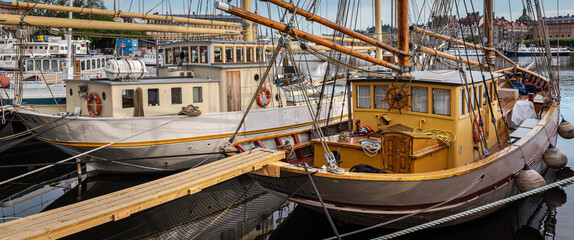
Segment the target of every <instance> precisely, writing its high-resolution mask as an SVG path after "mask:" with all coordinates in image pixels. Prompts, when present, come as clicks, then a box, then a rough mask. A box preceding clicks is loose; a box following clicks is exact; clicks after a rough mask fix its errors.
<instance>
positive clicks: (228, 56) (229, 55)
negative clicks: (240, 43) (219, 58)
mask: <svg viewBox="0 0 574 240" xmlns="http://www.w3.org/2000/svg"><path fill="white" fill-rule="evenodd" d="M225 62H226V63H232V62H233V47H225Z"/></svg>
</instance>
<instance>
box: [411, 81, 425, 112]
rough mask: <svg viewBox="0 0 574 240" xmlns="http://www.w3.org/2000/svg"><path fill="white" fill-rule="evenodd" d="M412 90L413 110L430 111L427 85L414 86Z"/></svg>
mask: <svg viewBox="0 0 574 240" xmlns="http://www.w3.org/2000/svg"><path fill="white" fill-rule="evenodd" d="M411 92H412V95H411V110H412V111H413V112H422V113H428V98H429V97H428V89H427V88H426V87H424V88H423V87H413V88H412V91H411Z"/></svg>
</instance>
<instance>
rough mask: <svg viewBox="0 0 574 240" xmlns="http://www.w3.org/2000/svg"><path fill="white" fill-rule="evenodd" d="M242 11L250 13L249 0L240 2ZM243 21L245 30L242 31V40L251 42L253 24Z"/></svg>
mask: <svg viewBox="0 0 574 240" xmlns="http://www.w3.org/2000/svg"><path fill="white" fill-rule="evenodd" d="M242 4H243V10H245V11H247V12H251V0H242ZM243 21H245V25H247V26H246V27H245V29H244V30H243V40H244V41H247V42H253V23H252V22H251V21H249V20H243Z"/></svg>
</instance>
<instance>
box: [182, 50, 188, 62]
mask: <svg viewBox="0 0 574 240" xmlns="http://www.w3.org/2000/svg"><path fill="white" fill-rule="evenodd" d="M181 52H182V53H183V62H184V63H188V62H189V47H182V48H181Z"/></svg>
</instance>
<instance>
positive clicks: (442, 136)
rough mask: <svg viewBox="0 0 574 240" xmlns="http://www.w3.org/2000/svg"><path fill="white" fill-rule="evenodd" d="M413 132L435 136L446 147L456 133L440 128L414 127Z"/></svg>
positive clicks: (454, 138)
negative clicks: (425, 128) (424, 128)
mask: <svg viewBox="0 0 574 240" xmlns="http://www.w3.org/2000/svg"><path fill="white" fill-rule="evenodd" d="M413 132H416V133H422V134H426V135H429V136H431V137H433V138H436V139H438V140H440V141H441V142H443V143H444V144H445V145H446V146H447V147H450V144H451V143H452V142H454V141H455V140H456V135H454V133H453V132H451V131H448V130H442V129H427V130H423V129H422V128H415V129H413Z"/></svg>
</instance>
